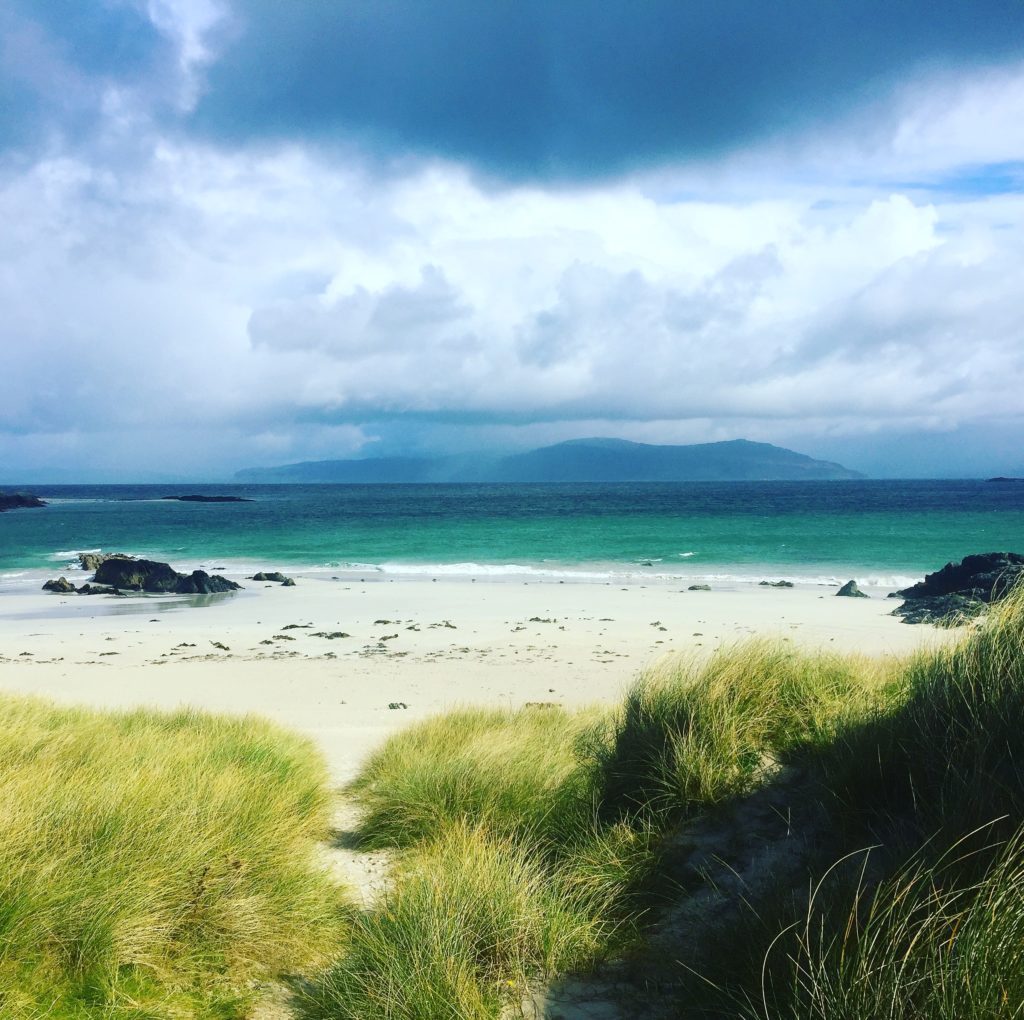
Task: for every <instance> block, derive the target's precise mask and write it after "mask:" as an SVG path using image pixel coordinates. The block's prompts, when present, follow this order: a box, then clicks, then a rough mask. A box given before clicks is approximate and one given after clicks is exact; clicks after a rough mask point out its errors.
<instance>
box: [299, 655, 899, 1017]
mask: <svg viewBox="0 0 1024 1020" xmlns="http://www.w3.org/2000/svg"><path fill="white" fill-rule="evenodd" d="M880 672H881V671H880V669H879V668H876V667H874V666H871V667H869V666H868V665H867V664H866V663H865V662H861V661H860V660H853V659H844V658H842V657H839V656H828V655H809V654H806V653H801V652H798V651H796V650H794V649H793V648H792V647H790V646H788V645H787V644H785V643H771V642H753V643H749V644H746V645H742V646H737V647H733V648H729V649H726V650H723V651H720V652H719V653H717V654H716V655H714V656H713V657H712V658H711V660H710V661H708V662H706V663H703V664H701V663H698V662H696V661H689V660H682V659H676V660H673V661H672V662H670V663H666V664H664V665H662V666H660V667H658V668H656V669H654V670H651V671H648V672H647V673H646V674H644V675H643V676H642V677H641V678H640V680H639V682H638V683H637V685H636V686H635V688H634V689H633V690H632V691H631V693H630V694H629V695H628V697H627V698H626V701H625V703H624V704H623V705H622V706H620V707H619V708H618V709H615V710H612V711H598V710H594V709H590V710H585V711H580V712H567V711H566V710H564V709H562V708H558V707H554V706H536V707H531V708H524V709H521V710H518V711H510V710H476V709H464V710H461V711H458V712H453V713H450V714H448V715H445V716H441V717H437V718H434V719H429V720H426V721H425V722H423V723H420V724H418V725H416V726H413V727H411V728H410V729H408V730H406V731H405V732H403V733H400V734H398V735H396V736H395V737H393V738H391V740H390V741H388V743H387V744H386V745H385V746H384V747H383V748H382V749H381V750H380V751H379V752H378V753H377V754H376V755H374V756H373V757H371V759H370V760H369V761H368V762H367V764H366V766H365V767H364V769H363V771H362V772H361V774H360V776H359V777H358V778H357V780H356V781H355V783H354V784H353V786H352V793H353V794H354V795H355V796H356V798H357V799H358V800H359V801H360V802H361V803H362V805H363V807H364V810H365V814H364V817H363V822H362V830H361V831H362V840H363V843H364V845H365V846H369V847H390V848H393V849H395V850H396V851H398V857H397V864H396V866H395V870H394V886H393V889H392V892H391V894H390V895H389V897H388V899H387V902H386V903H384V904H382V905H380V906H379V907H378V908H377V909H376V910H373V911H371V912H369V913H368V914H366V915H363V916H362V917H361V918H360V919H359V921H358V922H357V923H356V924H355V926H354V928H353V931H352V933H351V939H350V942H349V943H348V947H347V951H346V953H345V954H344V955H343V957H342V959H341V961H340V962H339V963H338V965H337V966H336V967H335V968H334V969H333V970H332V971H331V972H330V973H328V974H327V975H326V976H325V978H324V979H323V981H322V982H321V983H320V984H319V986H318V987H317V989H316V991H315V992H314V993H311V996H310V998H309V999H308V1001H307V1003H306V1006H305V1009H306V1015H308V1016H309V1017H311V1018H317V1020H326V1018H327V1017H331V1016H352V1017H355V1016H360V1017H364V1018H366V1020H373V1018H377V1017H380V1018H384V1017H388V1018H396V1020H397V1018H410V1020H411V1018H419V1017H426V1016H430V1015H438V1016H441V1015H445V1016H446V1015H449V1014H448V1013H441V1012H436V1011H437V1010H439V1009H441V1006H440V1003H442V1002H445V1001H449V1002H458V1003H459V1005H458V1007H457V1009H455V1011H454V1012H452V1013H451V1014H450V1015H452V1016H460V1017H461V1016H466V1017H472V1018H476V1017H480V1018H484V1017H493V1016H496V1015H497V1012H498V1010H499V1007H500V1003H501V1001H502V999H503V998H504V997H506V996H508V995H512V996H514V995H515V994H517V993H518V992H519V991H520V990H521V988H522V987H523V985H524V984H525V983H526V982H527V980H528V979H530V978H531V977H533V978H535V977H537V976H538V975H543V974H551V973H554V972H558V971H561V970H564V969H565V968H566V967H570V966H580V965H584V964H586V963H587V962H590V961H594V960H596V959H598V958H600V957H601V956H603V955H605V954H607V953H608V952H610V951H612V950H613V949H614V948H615V947H616V946H617V945H619V944H621V943H622V941H623V940H624V939H626V938H627V937H628V936H629V934H630V932H632V931H633V927H634V925H635V923H636V922H637V921H638V919H639V918H640V917H641V916H642V914H643V912H644V910H645V909H646V908H647V907H648V906H649V905H650V903H651V901H652V886H653V885H655V884H657V883H656V880H657V878H658V864H659V861H658V845H659V841H660V838H661V836H662V835H663V834H664V833H665V832H666V831H668V830H669V829H670V828H671V827H673V826H674V825H676V824H677V823H678V822H679V820H680V819H682V818H686V817H694V816H695V815H697V814H699V813H700V812H702V811H705V810H708V809H710V808H712V807H714V806H715V805H718V804H720V803H722V802H723V801H725V800H727V799H728V798H730V797H735V796H738V795H740V794H742V793H744V792H746V791H748V790H749V789H750V788H752V787H753V786H754V785H756V783H758V782H759V781H762V780H763V779H764V777H765V776H767V775H769V774H771V772H772V771H773V769H774V768H775V767H776V764H777V761H778V759H779V757H780V756H781V755H783V754H784V753H786V752H787V751H788V750H789V749H790V748H793V747H795V746H796V745H797V744H798V743H800V742H801V741H804V742H806V741H810V740H824V739H826V738H827V735H828V734H830V733H831V732H832V731H833V730H834V727H835V726H836V724H837V723H836V720H837V719H838V718H839V717H840V716H841V715H842V714H844V713H846V714H849V713H851V712H855V711H856V712H861V713H863V712H864V711H866V709H867V706H868V705H869V704H872V703H873V701H874V699H875V698H876V697H877V691H878V689H879V688H880V685H881V682H882V678H881V676H880ZM469 876H472V880H471V881H470V880H469ZM666 892H667V890H666V889H665V888H662V889H661V890H660V891H659V894H660V895H661V896H664V895H666ZM482 903H489V904H492V905H493V907H494V910H496V911H497V914H486V917H485V916H484V914H482V913H481V907H480V905H481V904H482ZM499 918H500V919H499ZM509 932H515V933H517V934H516V937H515V938H513V939H510V937H509V936H508V934H507V933H509ZM556 932H557V933H559V934H557V937H556V934H555V933H556ZM509 944H513V945H515V946H516V951H515V952H514V953H512V954H509V953H508V952H507V951H506V948H505V947H507V946H508V945H509ZM453 1008H454V1007H453ZM431 1010H434V1011H435V1012H433V1013H431Z"/></svg>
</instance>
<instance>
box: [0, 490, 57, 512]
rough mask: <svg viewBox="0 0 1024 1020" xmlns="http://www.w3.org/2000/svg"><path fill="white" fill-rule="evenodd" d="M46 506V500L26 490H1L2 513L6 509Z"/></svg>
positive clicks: (0, 504) (0, 503)
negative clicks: (7, 491) (11, 491)
mask: <svg viewBox="0 0 1024 1020" xmlns="http://www.w3.org/2000/svg"><path fill="white" fill-rule="evenodd" d="M41 506H46V501H45V500H42V499H40V498H39V497H38V496H32V495H30V494H28V493H24V492H16V493H5V492H0V513H3V511H4V510H23V509H30V508H35V507H41Z"/></svg>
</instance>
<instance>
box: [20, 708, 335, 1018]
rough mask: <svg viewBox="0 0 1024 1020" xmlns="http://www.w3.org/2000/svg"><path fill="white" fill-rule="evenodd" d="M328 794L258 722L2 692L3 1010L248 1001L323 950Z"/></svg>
mask: <svg viewBox="0 0 1024 1020" xmlns="http://www.w3.org/2000/svg"><path fill="white" fill-rule="evenodd" d="M326 791H327V787H326V782H325V771H324V766H323V763H322V762H321V760H320V757H319V755H318V754H317V752H316V751H315V750H314V749H313V747H312V746H311V744H310V743H309V742H308V741H306V740H304V739H301V738H299V737H297V736H294V735H292V734H290V733H287V732H285V731H283V730H280V729H277V728H276V727H274V726H272V725H270V724H268V723H264V722H262V721H259V720H255V719H226V718H221V717H217V716H210V715H203V714H199V713H196V712H189V711H185V712H175V713H167V714H162V713H157V712H146V711H137V712H127V713H106V712H91V711H86V710H82V709H74V708H57V707H55V706H52V705H49V704H46V703H44V702H41V701H36V700H33V699H27V698H12V697H4V698H0V829H2V832H3V839H2V840H0V1015H3V1016H4V1017H20V1016H26V1017H28V1016H33V1017H34V1016H39V1015H42V1014H43V1012H45V1015H46V1016H48V1017H54V1018H59V1017H65V1016H66V1017H78V1016H89V1015H95V1016H99V1015H102V1016H104V1017H110V1018H121V1017H123V1018H129V1017H132V1018H134V1017H144V1016H145V1017H149V1016H154V1015H166V1016H178V1015H180V1016H205V1015H213V1014H214V1013H216V1014H217V1015H221V1016H234V1015H241V1011H242V1010H243V1008H244V1007H245V1005H246V1003H247V1002H248V1001H250V1000H251V998H252V988H253V983H254V982H256V981H260V980H265V979H267V978H269V977H272V976H274V975H279V974H282V973H288V972H291V971H294V970H296V969H301V968H305V967H310V966H315V965H318V964H321V963H323V962H324V961H325V960H326V959H327V958H328V957H329V956H330V954H331V952H332V951H333V949H334V948H335V947H336V944H337V934H338V914H337V907H336V902H337V894H336V892H335V890H334V888H333V887H332V886H331V885H330V883H329V882H328V881H327V879H326V878H325V876H324V875H323V874H322V873H321V871H320V870H319V869H318V868H317V867H316V865H315V863H314V849H315V842H316V841H317V840H318V839H319V838H321V837H322V836H323V834H324V833H325V832H326V829H327V822H328V819H327V806H328V801H327V792H326ZM44 1006H45V1009H44Z"/></svg>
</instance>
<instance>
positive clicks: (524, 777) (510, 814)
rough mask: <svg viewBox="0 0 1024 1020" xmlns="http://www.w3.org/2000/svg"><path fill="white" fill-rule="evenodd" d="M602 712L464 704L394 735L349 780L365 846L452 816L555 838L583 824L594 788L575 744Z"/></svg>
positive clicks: (562, 839)
mask: <svg viewBox="0 0 1024 1020" xmlns="http://www.w3.org/2000/svg"><path fill="white" fill-rule="evenodd" d="M602 715H603V713H602V712H601V711H599V710H596V709H592V710H588V711H583V712H567V711H566V710H565V709H563V708H561V707H559V706H555V705H537V706H530V707H526V708H522V709H518V710H515V711H513V710H510V709H483V708H465V709H460V710H457V711H454V712H450V713H448V714H445V715H440V716H436V717H434V718H431V719H427V720H425V721H424V722H422V723H419V724H417V725H415V726H412V727H410V728H409V729H407V730H405V731H403V732H401V733H398V734H396V735H395V736H394V737H392V738H391V739H390V740H388V741H387V743H386V744H385V745H384V746H383V747H382V748H381V749H380V750H379V751H378V752H377V753H376V754H374V755H372V756H371V757H370V759H369V760H368V761H367V763H366V764H365V765H364V767H363V768H362V770H361V771H360V774H359V776H358V777H357V779H356V780H355V782H354V783H353V785H352V787H351V790H352V793H353V794H354V795H355V796H356V798H357V799H358V800H359V802H360V804H361V805H362V807H363V809H364V812H365V813H364V816H363V821H362V825H361V836H362V841H363V845H365V846H366V847H368V848H379V847H398V848H405V847H410V846H413V845H415V844H417V843H419V842H421V841H423V840H429V839H431V838H432V837H433V836H434V834H435V833H436V832H437V831H438V829H439V828H444V827H446V826H449V825H452V824H455V823H462V822H465V823H468V824H470V825H473V826H484V827H486V828H487V829H489V830H490V831H491V832H492V833H494V834H495V835H503V836H510V837H518V838H520V839H523V840H526V841H528V842H530V843H531V844H535V845H536V844H545V845H555V846H560V845H562V844H564V843H567V842H571V841H572V840H573V839H575V838H577V837H578V836H579V835H580V834H581V833H584V832H587V831H589V829H590V827H591V825H592V818H593V814H594V810H595V806H594V797H595V790H594V788H593V785H592V782H591V776H590V774H589V771H588V770H587V769H586V768H584V767H583V766H582V764H581V761H580V758H579V755H578V753H577V745H578V743H579V741H580V740H581V739H583V737H584V736H585V735H586V734H587V733H589V732H590V731H591V730H592V729H593V728H594V727H595V726H597V725H599V723H600V720H601V719H602Z"/></svg>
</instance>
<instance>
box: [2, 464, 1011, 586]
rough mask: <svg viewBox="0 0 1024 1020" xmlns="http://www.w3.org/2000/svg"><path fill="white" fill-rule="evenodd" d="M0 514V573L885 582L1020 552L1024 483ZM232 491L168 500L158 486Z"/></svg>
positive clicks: (355, 496)
mask: <svg viewBox="0 0 1024 1020" xmlns="http://www.w3.org/2000/svg"><path fill="white" fill-rule="evenodd" d="M33 491H34V492H36V493H37V494H38V495H40V496H42V497H43V498H45V499H47V500H48V501H49V503H50V505H49V506H48V507H46V508H45V509H42V510H17V511H9V512H7V513H2V514H0V582H5V583H6V584H7V585H9V584H10V583H11V582H13V581H14V580H15V579H16V578H17V577H18V576H19V575H21V576H33V575H36V574H37V573H38V572H39V571H41V570H42V571H49V572H51V573H56V572H58V571H59V570H60V569H61V567H63V566H64V565H65V564H67V563H69V562H70V561H72V560H74V558H75V554H76V553H77V552H79V551H85V550H104V551H108V552H113V551H124V552H128V553H133V554H137V555H144V556H148V557H153V558H156V559H162V560H167V561H169V562H171V563H172V564H174V565H175V566H177V567H179V568H185V567H189V568H192V567H194V566H200V565H201V566H204V567H206V568H207V569H209V568H211V567H224V568H227V569H228V570H229V571H245V570H250V569H252V568H259V567H265V568H267V569H273V568H280V569H289V568H291V569H293V570H302V571H307V572H308V571H314V570H322V571H325V572H330V573H332V574H335V575H340V574H346V575H349V574H354V575H358V576H364V577H367V579H369V578H370V577H398V576H412V577H417V576H418V577H427V576H430V577H438V576H445V575H448V576H475V577H481V576H494V577H508V578H518V577H535V578H537V579H545V578H551V579H555V578H557V579H560V580H580V581H609V580H622V581H627V580H637V579H647V580H650V581H656V580H658V579H661V580H666V581H675V580H677V579H679V580H699V579H717V580H720V581H726V580H730V579H732V580H735V581H737V582H743V581H752V580H758V579H761V578H789V579H793V580H805V581H817V582H826V581H835V580H846V579H847V578H849V577H856V578H857V579H858V580H860V581H861V582H862V583H866V584H875V585H880V586H887V587H892V586H896V585H900V584H903V583H906V582H908V581H909V580H910V579H914V578H919V577H921V576H923V574H924V573H926V572H927V571H930V570H935V569H937V568H938V567H940V566H942V564H943V563H945V562H947V561H949V560H955V559H960V558H962V557H963V556H965V555H966V554H968V553H972V552H985V551H990V550H1013V551H1017V552H1024V483H1013V482H1010V483H998V482H984V481H843V482H749V483H748V482H731V483H716V482H688V483H649V484H638V483H631V484H582V485H581V484H563V485H550V484H536V485H513V484H506V485H188V486H166V485H163V486H152V485H145V486H139V485H121V486H106V485H105V486H84V485H74V486H72V485H57V486H35V487H33ZM191 492H195V493H206V494H213V493H218V494H228V495H237V496H245V497H248V498H250V499H252V500H253V502H250V503H212V504H197V503H180V502H171V501H165V500H162V499H161V498H160V497H161V496H164V495H175V494H184V493H191Z"/></svg>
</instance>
